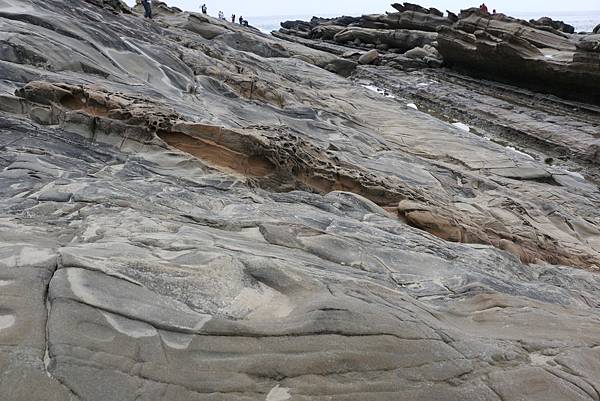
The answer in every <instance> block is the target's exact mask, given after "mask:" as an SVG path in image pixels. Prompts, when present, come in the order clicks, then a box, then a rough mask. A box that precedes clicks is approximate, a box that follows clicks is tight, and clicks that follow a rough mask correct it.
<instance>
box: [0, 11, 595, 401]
mask: <svg viewBox="0 0 600 401" xmlns="http://www.w3.org/2000/svg"><path fill="white" fill-rule="evenodd" d="M106 3H107V2H101V3H99V2H87V1H83V0H73V1H70V2H69V3H68V4H66V2H62V1H53V0H51V1H38V0H0V10H1V13H0V27H1V28H2V32H4V34H3V36H2V37H1V42H0V44H1V47H0V48H1V49H2V51H1V52H0V59H1V60H0V76H1V77H2V79H1V80H0V110H2V115H1V116H0V149H2V154H1V156H0V189H1V190H0V210H1V212H0V394H2V397H4V398H6V399H7V400H11V401H36V400H45V401H47V400H57V401H59V400H60V401H62V400H69V401H71V400H72V401H75V400H86V401H87V400H92V401H96V400H97V401H109V400H115V401H128V400H131V401H133V400H164V401H179V400H181V401H190V400H227V401H231V400H266V401H273V400H361V401H362V400H377V401H381V400H390V401H392V400H394V401H396V400H411V401H413V400H414V401H418V400H424V401H425V400H427V401H431V400H444V401H452V400H457V401H458V400H460V401H465V400H467V401H468V400H486V401H487V400H489V401H512V400H514V401H517V400H523V399H527V400H538V399H539V400H552V399H560V400H586V401H588V400H595V401H598V393H599V392H600V385H599V383H600V365H599V364H598V360H599V359H600V315H599V313H598V310H599V308H600V303H599V301H598V300H599V299H600V297H599V295H600V294H599V291H600V290H599V288H600V287H599V286H600V279H599V276H598V274H597V269H598V265H599V264H600V262H599V261H600V257H599V256H600V231H599V229H598V225H599V223H600V212H599V211H598V207H597V205H598V204H599V202H600V193H599V192H598V187H597V181H595V179H594V177H593V176H591V177H587V179H586V178H585V177H578V176H573V175H572V174H568V173H566V172H564V171H561V170H560V169H558V168H557V167H554V166H550V165H548V164H547V163H545V162H544V160H543V158H542V159H540V158H539V157H537V155H536V157H531V156H528V155H525V154H522V153H518V152H513V151H508V150H507V149H506V148H505V146H504V145H501V144H499V143H497V142H494V141H490V140H487V139H486V138H484V137H482V136H479V135H475V134H474V133H473V132H467V131H465V130H464V129H461V128H460V126H453V125H452V124H450V123H448V122H446V121H444V120H443V118H442V119H440V118H437V117H436V116H432V115H429V114H426V113H423V112H420V111H416V110H414V109H413V108H412V107H406V101H405V99H404V98H401V96H402V97H406V98H407V99H408V98H414V99H415V101H416V102H417V103H419V107H421V104H422V103H424V100H421V101H419V99H417V98H416V94H417V90H416V89H414V88H419V84H420V83H424V82H427V83H428V84H432V83H431V82H430V81H431V80H433V77H435V75H427V74H429V72H427V71H425V72H418V73H417V72H414V73H413V72H404V71H401V70H398V69H393V70H391V69H390V70H391V71H393V73H392V72H390V73H387V72H385V71H387V70H386V68H389V67H385V66H380V67H378V66H360V67H357V63H356V62H354V61H351V60H348V59H346V58H344V57H339V55H334V54H331V53H328V52H325V51H322V50H315V49H311V48H308V47H305V46H303V45H301V44H297V43H290V42H285V41H281V40H278V39H274V38H272V37H268V36H265V35H263V34H261V33H259V32H257V31H255V30H253V29H252V28H243V27H239V26H234V25H231V24H227V23H224V22H220V21H216V20H214V19H212V18H210V17H205V16H200V15H195V14H188V13H182V12H179V11H178V10H176V9H173V8H170V7H167V6H164V7H163V8H158V9H157V17H156V19H155V20H154V21H147V20H144V19H143V18H141V17H140V16H139V15H136V14H128V13H119V12H118V10H115V9H114V8H111V7H107V6H106ZM402 7H404V8H402V10H403V11H400V12H420V13H421V14H423V13H424V12H423V11H422V10H420V9H418V8H417V7H416V6H415V7H412V6H410V5H406V4H405V5H403V6H402ZM405 9H406V10H405ZM161 10H162V12H161ZM426 15H431V16H435V17H439V13H437V12H435V11H432V10H429V11H428V12H427V13H426ZM584 46H587V45H584ZM592 46H593V44H592ZM340 47H341V46H340ZM340 47H338V48H336V49H338V50H339V49H340ZM349 50H351V49H349ZM359 55H360V54H359ZM357 58H358V57H357ZM434 71H436V72H435V73H432V74H440V75H439V77H440V78H438V79H439V81H438V83H437V84H438V86H439V91H438V92H439V93H440V96H439V98H435V97H433V98H432V97H429V99H430V101H429V103H428V104H429V105H431V108H432V109H435V107H434V104H435V102H436V101H437V102H442V99H444V98H446V99H447V102H448V104H449V105H451V106H452V105H454V106H456V107H457V108H459V107H458V103H457V102H458V100H457V99H456V98H453V97H452V96H450V95H451V94H452V90H453V88H454V89H457V88H458V89H460V90H462V91H464V92H462V94H463V96H459V95H458V94H457V95H455V96H456V97H461V98H464V97H468V94H469V92H468V90H469V86H468V85H467V84H465V83H464V81H460V79H459V78H456V79H455V80H454V81H453V80H452V76H451V75H443V76H444V77H446V78H445V80H442V79H441V77H442V75H441V74H444V71H443V70H434ZM381 74H383V76H384V78H383V79H385V80H387V82H388V84H390V86H392V85H391V84H392V83H394V84H396V83H402V84H401V85H400V84H399V85H398V88H397V89H395V90H394V91H393V93H394V94H390V93H389V92H386V91H383V94H381V93H376V91H373V90H370V89H373V87H372V86H368V85H365V86H367V88H365V87H364V86H362V85H361V84H360V83H357V80H361V79H365V77H370V78H371V79H373V80H375V79H378V77H379V76H380V75H381ZM347 75H352V78H353V79H347V78H345V77H344V76H347ZM411 79H413V81H410V80H411ZM422 80H427V81H422ZM452 84H454V85H455V87H452V86H451V85H452ZM472 85H475V84H472ZM411 88H413V89H411ZM473 88H475V89H473ZM375 89H376V88H375ZM471 90H472V91H471V96H472V97H474V100H473V102H479V103H481V105H480V107H479V108H477V109H476V108H474V107H473V103H470V104H467V105H463V107H462V108H465V107H466V106H468V107H466V108H469V107H470V108H472V112H471V113H472V116H473V117H472V118H473V119H474V120H475V119H476V118H477V116H480V115H482V114H485V113H492V112H495V113H498V118H503V119H505V120H506V121H509V120H510V119H511V118H512V119H515V118H516V116H517V115H519V114H520V115H522V116H523V117H522V118H523V119H526V118H529V119H528V120H526V121H525V122H530V123H531V124H530V125H529V126H528V125H527V124H522V125H523V127H522V131H523V132H524V133H527V134H529V133H530V134H531V135H533V133H534V132H538V131H536V130H535V129H533V127H534V125H535V124H533V123H535V122H537V123H539V124H542V123H541V122H540V121H546V122H547V123H548V124H550V123H552V121H551V120H552V118H555V117H556V115H557V114H558V111H557V110H562V109H560V107H564V108H566V107H567V106H566V105H567V103H559V102H558V101H557V102H556V103H552V105H553V107H554V108H552V107H550V106H547V109H545V110H546V112H547V117H543V116H541V115H540V114H539V111H540V110H539V108H540V107H542V106H539V105H538V106H537V107H538V109H528V108H526V107H524V106H522V107H523V109H522V111H521V112H519V110H517V109H515V108H514V103H511V102H514V101H515V99H517V96H516V95H511V96H508V97H506V98H505V102H506V103H507V104H510V105H511V107H512V108H510V107H505V108H504V107H502V105H503V104H504V103H501V99H500V98H499V97H493V96H492V95H490V94H489V93H488V94H486V93H485V92H484V91H482V90H481V89H480V88H479V89H478V88H477V87H475V86H472V87H471ZM444 91H446V92H444ZM444 93H445V94H446V95H443V94H444ZM506 93H509V90H508V89H507V90H506ZM386 94H387V95H386ZM473 94H476V95H477V96H474V95H473ZM520 96H522V97H521V98H519V99H521V100H522V101H524V100H523V99H525V98H526V94H521V95H520ZM486 102H487V103H486ZM547 102H551V100H547ZM413 106H414V107H416V108H418V106H417V105H413ZM530 107H531V108H533V106H530ZM579 107H581V108H582V109H583V108H584V105H579ZM499 110H504V113H499V112H498V111H499ZM532 110H533V111H532ZM586 110H587V111H586V113H587V114H579V115H578V117H577V118H572V119H570V120H567V121H564V122H560V121H554V124H556V126H559V125H564V124H565V123H570V124H573V126H575V125H577V126H578V129H579V131H578V133H579V134H578V135H577V136H575V137H572V138H570V139H569V140H570V141H571V142H570V146H571V147H572V149H573V152H572V153H570V154H569V156H570V157H571V158H572V162H573V163H581V166H582V168H583V167H584V166H587V167H586V168H589V166H590V165H592V166H593V165H594V163H597V162H598V160H597V159H595V157H597V154H596V153H593V152H592V151H591V150H590V149H591V146H592V145H593V144H594V143H596V142H594V140H596V141H597V136H594V135H596V134H595V133H594V132H597V131H593V129H594V127H597V125H595V124H597V115H596V114H594V113H595V112H594V109H593V107H591V106H590V108H588V109H586ZM511 111H512V112H511ZM536 113H537V114H536ZM552 113H555V114H552ZM432 114H434V113H432ZM534 114H535V115H534ZM561 115H563V118H565V119H566V118H567V117H564V115H566V113H563V114H561ZM553 116H554V117H553ZM438 117H439V116H438ZM442 117H443V116H442ZM536 118H537V119H536ZM543 118H546V120H544V119H543ZM511 121H512V120H511ZM521 123H523V121H521ZM511 124H512V125H511ZM508 125H509V126H517V125H519V121H517V120H514V121H512V122H510V124H508ZM486 127H488V128H489V126H486ZM528 127H529V130H528V129H527V128H528ZM538 128H539V127H538ZM539 132H542V131H539ZM551 132H553V131H552V130H548V131H547V132H546V133H545V134H544V133H543V132H542V133H541V134H539V136H540V138H542V139H544V138H545V140H546V141H547V143H551V142H552V141H555V142H556V143H562V144H565V143H566V141H567V139H566V137H562V136H561V135H562V132H559V134H556V135H555V136H552V135H550V133H551ZM586 132H587V133H588V134H589V137H584V133H586ZM543 134H544V135H546V136H544V135H543ZM542 139H540V141H541V140H542ZM585 140H588V141H589V143H588V142H585ZM565 146H567V145H565ZM584 163H588V164H584Z"/></svg>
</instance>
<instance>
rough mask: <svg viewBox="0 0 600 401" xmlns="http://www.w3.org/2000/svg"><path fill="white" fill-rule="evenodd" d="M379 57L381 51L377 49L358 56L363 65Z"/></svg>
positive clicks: (371, 62)
mask: <svg viewBox="0 0 600 401" xmlns="http://www.w3.org/2000/svg"><path fill="white" fill-rule="evenodd" d="M378 58H379V52H378V51H377V50H376V49H373V50H369V51H368V52H366V53H365V54H363V55H362V56H360V57H359V58H358V63H359V64H362V65H366V64H373V63H374V62H375V61H376V60H377V59H378Z"/></svg>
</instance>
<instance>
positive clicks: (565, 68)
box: [437, 10, 600, 104]
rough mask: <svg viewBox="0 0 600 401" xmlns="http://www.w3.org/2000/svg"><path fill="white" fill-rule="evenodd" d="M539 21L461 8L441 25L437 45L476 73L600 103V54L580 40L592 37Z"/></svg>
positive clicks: (446, 59)
mask: <svg viewBox="0 0 600 401" xmlns="http://www.w3.org/2000/svg"><path fill="white" fill-rule="evenodd" d="M538 25H540V24H534V25H527V24H526V23H525V22H524V21H519V20H515V19H512V18H507V17H504V16H502V15H500V16H495V15H494V16H489V15H482V14H481V13H480V12H479V10H473V11H471V12H463V13H462V14H461V15H460V18H459V20H458V21H457V22H456V23H455V24H454V25H453V26H452V27H444V28H441V30H440V32H439V37H438V47H437V48H438V50H439V52H440V53H441V54H442V56H443V58H444V62H445V63H446V64H447V65H449V66H450V67H454V68H458V69H461V70H463V71H468V72H469V73H471V74H474V75H476V76H479V77H482V76H483V77H487V78H491V79H495V80H501V81H506V82H511V83H515V84H518V85H521V86H525V87H529V88H532V89H535V90H539V91H542V92H546V93H553V94H557V95H559V96H562V97H566V98H572V99H576V100H583V101H587V102H593V103H596V104H600V97H599V95H598V94H599V93H600V92H599V89H600V86H599V85H600V68H599V64H598V59H597V57H596V56H595V54H594V50H593V49H590V48H589V47H588V46H587V45H583V46H582V45H580V42H581V41H583V43H589V42H592V41H593V38H592V39H587V38H586V37H585V36H583V37H582V38H579V37H575V36H570V35H568V34H565V33H562V32H559V31H558V30H557V29H554V28H552V29H540V26H538ZM541 28H543V27H541Z"/></svg>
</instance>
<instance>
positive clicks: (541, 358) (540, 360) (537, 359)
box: [529, 353, 554, 366]
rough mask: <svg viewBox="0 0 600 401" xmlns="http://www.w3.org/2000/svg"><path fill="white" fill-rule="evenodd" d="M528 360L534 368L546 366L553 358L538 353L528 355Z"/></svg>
mask: <svg viewBox="0 0 600 401" xmlns="http://www.w3.org/2000/svg"><path fill="white" fill-rule="evenodd" d="M529 359H531V363H532V364H533V365H536V366H548V364H549V362H550V363H552V362H553V361H554V357H552V356H548V355H542V354H539V353H534V354H529Z"/></svg>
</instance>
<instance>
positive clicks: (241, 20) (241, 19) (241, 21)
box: [240, 15, 244, 25]
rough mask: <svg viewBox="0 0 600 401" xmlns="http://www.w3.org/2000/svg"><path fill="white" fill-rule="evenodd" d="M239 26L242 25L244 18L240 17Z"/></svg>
mask: <svg viewBox="0 0 600 401" xmlns="http://www.w3.org/2000/svg"><path fill="white" fill-rule="evenodd" d="M240 25H244V17H242V16H241V15H240Z"/></svg>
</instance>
